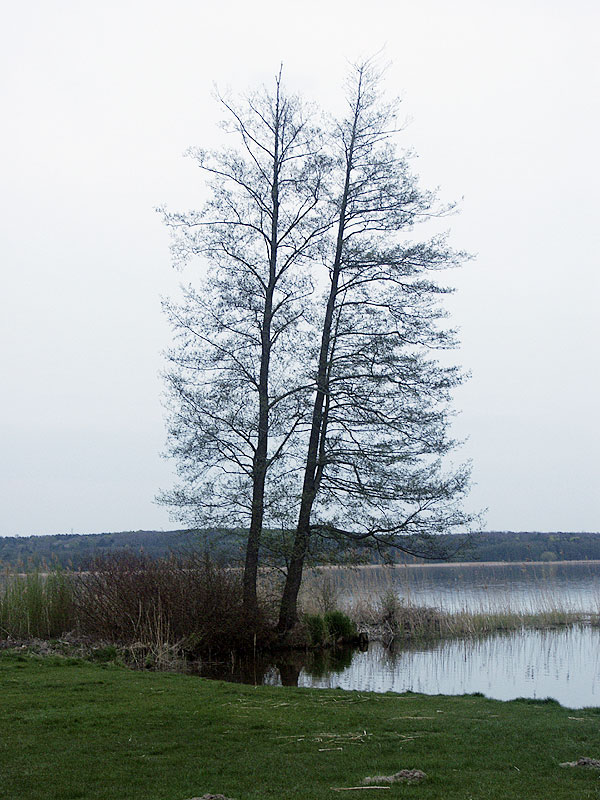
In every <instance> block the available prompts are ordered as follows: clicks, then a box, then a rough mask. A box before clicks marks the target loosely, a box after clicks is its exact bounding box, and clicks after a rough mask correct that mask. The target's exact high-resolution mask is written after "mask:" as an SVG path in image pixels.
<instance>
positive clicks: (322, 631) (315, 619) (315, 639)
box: [304, 614, 327, 646]
mask: <svg viewBox="0 0 600 800" xmlns="http://www.w3.org/2000/svg"><path fill="white" fill-rule="evenodd" d="M304 624H305V625H306V628H307V630H308V638H309V641H310V644H311V645H313V646H318V645H322V644H323V643H324V642H325V639H326V636H327V626H326V625H325V620H324V619H323V617H322V616H321V615H320V614H306V615H305V617H304Z"/></svg>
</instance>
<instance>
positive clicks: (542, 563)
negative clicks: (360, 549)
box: [311, 558, 600, 569]
mask: <svg viewBox="0 0 600 800" xmlns="http://www.w3.org/2000/svg"><path fill="white" fill-rule="evenodd" d="M564 564H593V565H597V564H600V559H594V558H581V559H575V558H571V559H567V560H563V561H442V562H439V561H435V562H427V561H425V562H420V563H418V564H356V565H349V564H322V565H320V566H316V567H311V569H389V568H392V569H422V568H423V567H436V568H437V567H442V568H447V567H527V566H529V567H549V566H557V565H564Z"/></svg>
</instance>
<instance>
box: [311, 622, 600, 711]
mask: <svg viewBox="0 0 600 800" xmlns="http://www.w3.org/2000/svg"><path fill="white" fill-rule="evenodd" d="M299 685H300V686H312V687H320V688H340V689H360V690H363V691H365V690H369V691H375V692H405V691H413V692H423V693H425V694H466V693H471V692H482V693H483V694H485V695H486V696H487V697H494V698H497V699H500V700H510V699H512V698H515V697H534V698H540V699H541V698H545V697H553V698H554V699H555V700H558V701H559V702H560V703H562V704H563V705H566V706H569V707H571V708H577V707H582V706H594V705H600V631H599V630H598V629H597V628H592V627H589V626H576V627H574V628H568V629H558V630H546V631H522V632H513V633H510V634H498V635H495V636H490V637H486V638H483V639H475V640H473V639H469V640H451V641H443V642H438V643H437V644H435V645H432V646H430V647H423V646H413V647H410V648H398V649H396V650H395V651H393V650H388V649H386V648H384V647H383V646H382V645H380V644H378V643H374V644H373V645H372V646H371V647H370V648H369V651H368V653H357V654H356V655H355V656H354V658H353V660H352V664H351V665H350V666H349V668H348V669H347V670H345V671H344V672H343V673H342V674H340V675H329V676H327V677H323V678H320V679H315V678H314V677H312V676H310V675H308V674H307V673H304V672H303V673H301V674H300V679H299Z"/></svg>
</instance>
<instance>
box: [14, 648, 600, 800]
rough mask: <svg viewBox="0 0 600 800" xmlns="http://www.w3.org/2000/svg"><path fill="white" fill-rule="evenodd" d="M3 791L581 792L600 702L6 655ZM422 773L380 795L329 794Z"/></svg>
mask: <svg viewBox="0 0 600 800" xmlns="http://www.w3.org/2000/svg"><path fill="white" fill-rule="evenodd" d="M0 697H1V698H2V702H1V703H0V730H2V737H1V739H0V772H1V779H0V798H2V800H16V798H27V800H78V799H80V800H84V799H85V800H123V798H127V800H186V799H187V798H192V797H200V796H202V795H203V794H204V793H213V794H217V793H222V794H224V795H226V796H227V797H231V798H234V799H235V800H259V798H260V799H261V800H264V799H265V798H266V799H267V800H268V798H272V800H307V798H310V800H321V799H323V800H325V798H328V799H329V800H333V798H335V797H340V796H341V797H344V796H348V797H356V796H358V797H360V798H362V797H364V795H367V796H369V797H370V796H372V795H376V796H380V795H383V797H389V798H395V797H398V798H400V797H414V798H423V800H428V799H429V800H433V798H436V800H437V799H438V798H440V797H444V798H445V799H446V800H453V799H454V798H456V800H458V798H460V799H461V800H465V799H466V798H471V799H472V800H483V799H484V798H486V800H490V798H491V800H494V799H495V798H498V800H500V798H502V800H511V799H513V800H523V798H528V800H535V799H536V798H539V800H547V798H550V797H551V798H553V800H572V798H577V799H578V800H585V798H592V797H593V798H597V796H598V772H597V771H593V770H585V769H581V768H570V769H568V768H561V767H560V766H559V764H560V763H561V762H565V761H574V760H576V759H577V758H579V757H581V756H591V757H594V758H597V757H599V756H600V726H599V724H598V723H599V722H600V709H584V710H577V711H571V710H568V709H565V708H562V707H560V706H559V705H558V704H556V703H555V702H539V701H538V702H535V701H533V702H531V701H513V702H508V703H503V702H499V701H493V700H487V699H485V698H483V697H479V696H465V697H442V696H438V697H426V696H421V695H414V694H406V695H375V694H369V693H361V692H347V693H346V692H344V693H342V692H339V691H320V690H307V689H288V688H276V687H266V686H265V687H258V688H254V687H247V686H240V685H234V684H226V683H221V682H212V681H207V680H202V679H199V678H195V677H191V676H186V675H178V674H164V673H150V672H133V671H131V670H126V669H123V668H119V667H114V666H110V665H93V664H90V663H87V662H83V661H76V660H73V659H59V658H56V657H48V658H44V659H42V658H35V657H32V656H27V655H18V654H15V653H14V652H10V651H6V652H4V653H0ZM401 769H420V770H423V771H424V772H425V773H426V774H427V778H426V780H424V781H423V782H422V783H419V784H414V785H405V784H394V785H392V786H391V787H390V788H389V789H386V790H380V791H378V790H370V791H363V790H356V791H351V792H344V793H342V794H340V793H339V792H336V791H334V789H341V788H347V787H353V786H359V785H361V782H362V781H363V779H364V778H366V777H368V776H375V775H390V774H393V773H395V772H397V771H399V770H401Z"/></svg>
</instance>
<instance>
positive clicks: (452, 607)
mask: <svg viewBox="0 0 600 800" xmlns="http://www.w3.org/2000/svg"><path fill="white" fill-rule="evenodd" d="M390 590H393V591H394V592H395V593H396V594H397V595H398V596H399V597H401V598H403V599H404V601H405V602H410V603H413V604H414V605H430V606H437V607H439V608H443V609H446V610H448V611H460V610H470V611H482V610H483V611H487V610H490V611H502V610H508V609H510V610H513V611H521V612H533V613H535V612H536V611H547V610H550V609H552V608H560V609H564V610H572V611H583V612H588V613H590V614H593V613H597V612H598V611H599V610H600V562H591V561H588V562H561V563H549V564H539V563H536V564H533V563H526V564H442V565H437V564H436V565H427V566H420V565H410V566H408V567H404V566H402V567H361V568H357V569H345V568H328V569H324V570H318V571H315V572H314V573H313V575H312V577H311V593H312V594H313V596H314V597H316V598H317V599H318V598H319V596H320V595H322V596H323V597H325V596H327V597H329V598H331V596H332V595H335V598H336V600H337V601H338V602H339V603H341V604H342V605H344V604H345V605H352V604H354V603H356V602H359V601H360V600H361V599H362V598H367V597H371V598H372V597H373V596H376V595H377V594H381V593H382V592H384V591H390ZM205 674H209V675H210V674H211V671H210V670H208V671H207V672H206V673H205ZM212 674H213V675H214V676H215V677H217V676H218V677H223V678H228V679H229V680H241V681H243V682H247V683H269V684H274V685H278V684H291V685H298V686H305V687H317V688H336V689H348V690H350V689H354V690H360V691H375V692H388V691H392V692H405V691H413V692H423V693H425V694H467V693H472V692H481V693H483V694H485V695H486V696H488V697H493V698H497V699H501V700H509V699H512V698H515V697H531V698H538V699H543V698H546V697H552V698H554V699H555V700H558V702H560V703H561V704H563V705H565V706H568V707H570V708H581V707H584V706H600V628H598V627H593V626H591V625H576V626H573V627H570V628H556V629H553V630H542V631H534V630H523V631H516V632H511V633H498V634H494V635H492V636H487V637H484V638H477V639H459V640H457V639H452V640H442V641H436V642H429V643H422V642H421V643H419V644H414V643H412V644H406V643H401V644H400V645H397V646H396V647H394V648H393V649H391V650H390V649H388V648H385V647H384V646H383V645H381V644H380V643H378V642H373V643H371V644H370V645H369V648H368V650H367V651H365V652H360V651H353V652H352V651H339V652H330V653H325V654H320V655H315V654H311V653H308V654H306V653H299V654H291V655H290V654H288V655H286V656H285V657H283V656H282V658H281V659H280V660H279V661H278V662H275V663H268V662H260V661H258V662H251V663H250V662H245V663H242V662H240V663H236V664H232V665H228V667H227V668H226V669H220V670H217V671H216V672H214V671H213V672H212Z"/></svg>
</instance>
